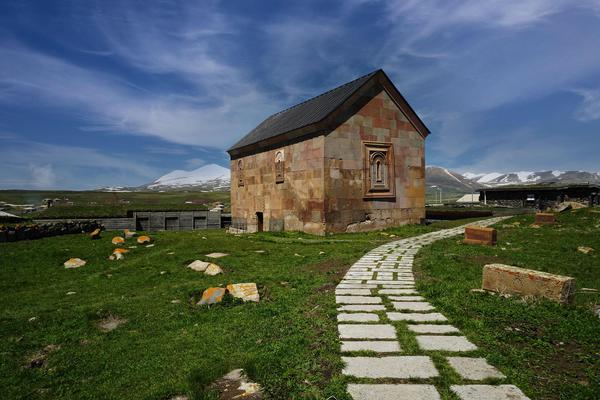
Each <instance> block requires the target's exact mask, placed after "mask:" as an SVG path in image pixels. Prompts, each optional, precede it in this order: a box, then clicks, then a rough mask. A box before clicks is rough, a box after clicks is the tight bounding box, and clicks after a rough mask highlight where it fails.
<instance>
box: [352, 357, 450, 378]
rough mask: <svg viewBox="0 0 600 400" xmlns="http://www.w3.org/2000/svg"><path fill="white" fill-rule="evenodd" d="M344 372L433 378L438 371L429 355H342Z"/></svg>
mask: <svg viewBox="0 0 600 400" xmlns="http://www.w3.org/2000/svg"><path fill="white" fill-rule="evenodd" d="M342 361H343V362H344V363H345V364H346V367H344V369H343V370H342V374H344V375H349V376H355V377H357V378H396V379H411V378H421V379H427V378H433V377H436V376H438V375H439V374H438V371H437V369H436V368H435V366H434V365H433V361H432V360H431V358H430V357H427V356H387V357H342Z"/></svg>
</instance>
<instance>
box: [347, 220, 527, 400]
mask: <svg viewBox="0 0 600 400" xmlns="http://www.w3.org/2000/svg"><path fill="white" fill-rule="evenodd" d="M504 218H506V217H497V218H491V219H487V220H484V221H480V222H478V223H477V224H478V225H481V226H489V225H492V224H495V223H497V222H499V221H501V220H502V219H504ZM462 233H464V226H461V227H457V228H453V229H445V230H441V231H437V232H431V233H427V234H424V235H421V236H416V237H412V238H407V239H402V240H397V241H394V242H390V243H387V244H384V245H383V246H380V247H378V248H376V249H374V250H372V251H370V252H369V253H367V254H365V255H364V256H363V257H362V258H361V259H360V260H358V261H357V262H356V263H355V264H354V265H353V266H352V267H350V269H349V270H348V272H347V273H346V275H345V277H344V279H343V280H342V281H341V282H340V284H339V285H338V286H337V288H336V302H337V303H338V304H339V306H338V312H339V313H338V330H339V335H340V339H341V342H342V349H341V351H342V353H343V357H342V359H343V361H344V364H345V366H346V367H345V368H344V370H343V371H342V373H343V374H344V375H347V376H349V377H351V378H350V379H351V381H353V382H356V383H350V384H349V385H348V393H349V394H350V396H351V397H352V398H353V399H357V400H388V399H389V400H392V399H393V400H402V399H407V400H409V399H410V400H439V399H440V398H441V397H440V394H439V392H438V388H436V387H435V386H434V385H433V380H432V378H435V377H437V376H439V372H438V368H439V367H440V366H439V365H436V363H435V362H434V360H433V359H432V357H431V354H432V352H438V351H439V352H442V353H440V354H443V355H444V359H445V361H444V363H445V365H447V366H448V367H449V368H451V369H452V370H454V372H455V373H456V374H457V376H460V377H461V378H462V379H463V380H464V381H465V382H467V383H465V384H461V385H452V386H451V387H449V388H444V389H447V390H449V391H452V392H453V393H454V394H455V395H456V396H457V397H458V398H460V399H461V400H528V397H526V396H525V395H524V394H523V393H522V392H521V391H520V390H519V389H518V388H517V387H516V386H514V385H510V384H507V383H506V382H504V381H505V376H504V375H503V374H502V373H501V372H500V371H498V370H497V369H496V368H494V367H493V366H492V365H490V364H489V363H488V362H487V361H486V360H485V359H484V358H478V357H472V356H469V352H472V351H474V350H476V349H477V346H476V345H475V344H473V343H472V342H470V341H469V339H468V338H466V337H465V336H463V335H462V334H461V332H460V331H459V330H458V329H457V328H456V327H454V326H452V325H450V324H449V323H448V320H447V319H446V317H445V316H444V315H442V314H441V313H440V312H437V311H436V309H435V307H433V306H432V305H431V304H429V303H428V302H427V299H426V298H424V297H423V296H421V295H420V294H419V293H418V292H417V291H416V290H415V286H414V276H413V272H412V266H413V260H414V257H415V255H416V254H417V252H418V251H419V249H420V248H421V247H422V246H425V245H427V244H430V243H432V242H434V241H436V240H440V239H446V238H449V237H452V236H456V235H460V234H462ZM391 321H402V323H403V324H405V326H404V329H405V332H404V334H409V335H414V338H415V341H416V343H417V345H418V348H419V350H418V353H417V354H410V355H407V354H403V349H402V344H401V343H400V342H399V340H398V334H397V332H396V328H395V327H394V325H392V324H391V323H390V322H391ZM357 352H358V353H357ZM413 353H414V352H413ZM448 354H450V355H448ZM438 362H439V361H438ZM381 379H385V381H386V383H385V384H384V383H377V382H378V380H381ZM394 380H397V381H398V383H390V382H394ZM407 380H409V381H408V382H410V383H407ZM482 381H485V382H483V383H482ZM490 382H494V383H496V384H491V383H490Z"/></svg>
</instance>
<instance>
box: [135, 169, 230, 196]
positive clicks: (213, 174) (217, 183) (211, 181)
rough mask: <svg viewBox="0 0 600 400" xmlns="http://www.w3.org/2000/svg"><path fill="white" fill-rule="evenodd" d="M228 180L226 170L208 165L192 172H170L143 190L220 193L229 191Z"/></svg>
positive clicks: (227, 170) (228, 175)
mask: <svg viewBox="0 0 600 400" xmlns="http://www.w3.org/2000/svg"><path fill="white" fill-rule="evenodd" d="M230 179H231V178H230V173H229V169H228V168H224V167H221V166H220V165H216V164H208V165H204V166H202V167H200V168H197V169H195V170H192V171H184V170H179V169H178V170H175V171H171V172H169V173H168V174H166V175H163V176H161V177H160V178H158V179H157V180H155V181H154V182H152V183H151V184H149V185H145V186H143V188H144V189H150V190H174V189H183V188H195V189H200V190H209V191H221V190H229V188H230Z"/></svg>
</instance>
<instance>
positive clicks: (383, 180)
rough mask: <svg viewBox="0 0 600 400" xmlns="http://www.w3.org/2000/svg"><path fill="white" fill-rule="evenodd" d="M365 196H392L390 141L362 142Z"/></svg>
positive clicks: (392, 157)
mask: <svg viewBox="0 0 600 400" xmlns="http://www.w3.org/2000/svg"><path fill="white" fill-rule="evenodd" d="M364 160H365V168H364V187H365V197H366V198H394V197H395V191H394V154H393V147H392V144H391V143H373V142H368V143H364Z"/></svg>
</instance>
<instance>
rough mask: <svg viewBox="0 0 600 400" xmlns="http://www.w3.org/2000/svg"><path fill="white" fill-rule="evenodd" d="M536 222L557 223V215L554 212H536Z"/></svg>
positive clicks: (544, 223) (542, 223)
mask: <svg viewBox="0 0 600 400" xmlns="http://www.w3.org/2000/svg"><path fill="white" fill-rule="evenodd" d="M534 223H535V224H536V225H552V224H554V223H556V217H555V216H554V214H552V213H536V214H535V222H534Z"/></svg>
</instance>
